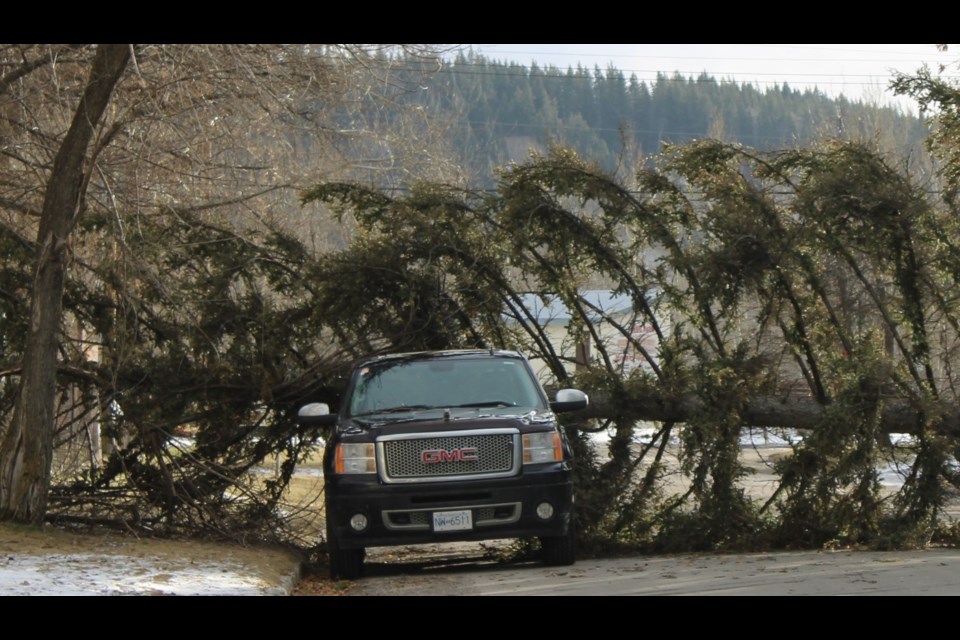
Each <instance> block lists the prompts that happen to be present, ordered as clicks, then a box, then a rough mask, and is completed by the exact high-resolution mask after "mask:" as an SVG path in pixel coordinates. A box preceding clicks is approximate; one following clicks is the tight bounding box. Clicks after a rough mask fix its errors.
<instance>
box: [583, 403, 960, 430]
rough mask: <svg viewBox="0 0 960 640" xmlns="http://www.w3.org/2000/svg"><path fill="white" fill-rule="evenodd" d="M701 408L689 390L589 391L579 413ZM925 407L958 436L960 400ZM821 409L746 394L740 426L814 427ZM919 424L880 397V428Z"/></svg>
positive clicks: (909, 408)
mask: <svg viewBox="0 0 960 640" xmlns="http://www.w3.org/2000/svg"><path fill="white" fill-rule="evenodd" d="M705 408H706V406H705V404H704V402H703V400H702V399H700V398H698V397H696V396H693V395H688V396H684V397H681V398H668V397H664V396H654V395H649V396H642V397H641V396H634V397H631V398H628V399H626V400H625V401H620V402H613V401H612V400H611V399H610V397H608V396H606V395H604V394H593V395H591V396H590V406H589V407H588V408H587V409H585V410H583V411H581V412H579V414H578V415H579V416H581V417H585V418H598V419H604V418H615V417H617V416H618V415H619V416H624V415H626V416H630V417H632V418H635V419H636V420H648V421H655V422H687V421H689V420H690V419H691V418H693V417H694V416H696V415H697V414H699V413H701V412H703V411H704V410H705ZM868 409H869V408H868V407H865V408H864V410H865V411H866V410H868ZM927 411H928V412H930V413H931V414H933V413H935V414H936V419H935V420H933V421H932V426H931V428H932V429H933V430H934V431H935V432H936V433H938V434H940V435H946V436H952V437H960V406H958V405H955V404H946V403H943V404H940V405H937V406H933V407H927ZM826 412H827V407H826V406H825V405H822V404H820V403H819V402H817V400H816V399H815V398H813V397H811V396H798V395H790V396H782V397H775V396H758V397H756V398H753V399H752V400H750V402H749V403H748V405H747V407H746V409H745V410H744V412H743V417H744V425H745V426H755V427H781V428H788V429H813V428H815V427H816V426H817V425H818V424H820V423H821V422H822V420H823V419H824V417H825V416H826ZM921 427H922V414H921V412H920V411H919V410H918V409H917V407H916V406H914V405H912V404H911V403H910V402H909V401H907V400H904V399H903V398H890V399H885V400H883V401H882V404H881V407H880V430H881V431H882V432H884V433H908V434H914V435H916V434H918V433H920V431H921Z"/></svg>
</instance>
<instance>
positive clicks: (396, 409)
mask: <svg viewBox="0 0 960 640" xmlns="http://www.w3.org/2000/svg"><path fill="white" fill-rule="evenodd" d="M436 408H437V407H433V406H430V405H429V404H407V405H401V406H399V407H387V408H385V409H374V410H373V411H364V412H363V413H355V414H353V417H354V418H359V417H361V416H375V415H377V414H381V413H402V412H404V411H415V410H417V409H436Z"/></svg>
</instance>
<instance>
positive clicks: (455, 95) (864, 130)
mask: <svg viewBox="0 0 960 640" xmlns="http://www.w3.org/2000/svg"><path fill="white" fill-rule="evenodd" d="M409 64H410V65H411V67H413V68H415V69H416V78H417V79H418V81H419V83H420V84H419V85H417V88H416V89H415V90H408V91H406V92H404V93H402V94H401V95H400V102H401V104H411V103H412V104H415V105H420V106H422V107H423V109H424V110H426V111H427V112H428V113H431V114H432V115H433V117H434V118H437V119H439V120H442V121H444V122H447V123H448V126H449V131H448V135H449V140H450V141H452V142H453V144H454V146H455V148H456V149H457V150H458V151H459V153H460V155H461V158H462V159H463V161H464V162H465V163H466V164H467V165H468V166H469V167H472V169H473V170H474V171H475V172H476V173H475V174H474V175H480V176H485V177H487V178H489V175H490V169H492V168H494V167H497V166H500V165H503V164H505V163H507V162H511V161H512V162H522V161H524V160H526V157H527V152H528V149H529V148H530V147H531V146H532V147H534V148H537V149H543V148H545V147H546V146H547V145H549V144H551V143H556V144H559V145H562V146H565V147H570V148H572V149H574V150H576V151H577V152H578V153H579V154H581V156H582V157H584V158H585V159H587V160H588V161H590V162H592V163H596V164H597V165H598V166H600V167H601V168H602V169H604V170H608V171H609V170H613V169H616V168H618V167H619V168H628V169H629V168H630V167H634V166H636V162H637V161H638V160H639V159H641V158H646V157H649V156H651V155H653V154H656V153H657V152H659V150H660V148H661V143H663V142H668V143H676V144H681V143H686V142H690V141H692V140H695V139H703V138H714V139H718V140H721V141H726V142H737V143H741V144H743V145H746V146H749V147H751V148H755V149H759V150H769V149H793V148H798V147H802V146H805V145H807V144H808V143H810V142H811V141H812V140H816V139H822V138H824V137H832V138H842V139H847V140H857V141H870V142H873V143H875V144H876V145H878V146H879V147H881V148H883V149H884V150H886V151H890V152H894V153H895V154H896V155H898V156H900V157H902V158H912V159H913V161H916V159H917V158H918V157H919V156H922V155H923V152H922V149H921V145H920V143H921V141H922V140H923V139H924V138H925V137H926V135H927V132H928V130H927V128H926V126H925V125H924V123H923V122H922V120H921V119H920V118H919V117H918V116H917V115H915V114H909V113H903V112H902V111H900V110H898V109H894V108H890V107H879V106H875V105H869V104H865V103H863V102H851V101H849V100H846V99H840V100H833V99H831V98H829V97H827V96H826V95H825V94H823V93H821V92H818V91H810V90H805V91H799V90H796V89H791V88H790V87H789V86H788V85H787V84H783V85H780V86H776V87H775V88H773V89H771V90H766V91H762V90H760V89H759V88H758V87H756V86H755V85H751V84H741V83H737V82H735V81H729V80H722V79H717V78H714V77H712V76H709V75H706V74H701V75H700V76H699V77H696V78H693V77H683V76H681V75H679V74H676V73H674V74H672V75H671V74H668V73H662V74H660V75H659V76H658V77H657V80H656V81H655V82H654V83H652V84H648V83H646V82H642V81H639V80H638V79H637V78H636V76H631V77H626V76H625V75H624V73H623V72H622V71H620V70H618V69H616V68H614V67H608V68H606V69H605V70H601V69H599V68H594V69H592V70H591V69H586V68H584V67H582V66H579V65H578V66H577V67H576V68H572V67H568V68H567V69H559V68H557V67H553V66H548V67H540V66H536V65H533V66H531V67H526V66H523V65H520V64H517V63H513V62H503V61H496V60H491V59H488V58H485V57H483V56H480V55H474V54H469V53H467V54H460V55H458V56H457V57H456V58H455V59H453V60H451V61H448V62H445V63H443V64H442V65H441V66H440V68H439V70H438V71H436V72H430V71H429V69H427V68H426V64H425V63H423V62H422V61H410V62H409Z"/></svg>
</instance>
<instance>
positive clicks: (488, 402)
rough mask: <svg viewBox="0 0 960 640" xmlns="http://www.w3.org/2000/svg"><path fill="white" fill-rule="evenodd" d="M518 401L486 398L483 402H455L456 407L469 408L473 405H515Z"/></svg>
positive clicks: (478, 406) (454, 406)
mask: <svg viewBox="0 0 960 640" xmlns="http://www.w3.org/2000/svg"><path fill="white" fill-rule="evenodd" d="M515 406H517V403H516V402H507V401H506V400H485V401H483V402H468V403H466V404H455V405H453V408H455V409H468V408H471V407H477V408H480V407H515Z"/></svg>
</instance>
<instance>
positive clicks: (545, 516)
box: [537, 502, 553, 520]
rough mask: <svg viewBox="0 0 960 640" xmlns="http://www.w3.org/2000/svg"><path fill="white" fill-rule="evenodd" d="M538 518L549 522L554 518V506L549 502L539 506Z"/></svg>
mask: <svg viewBox="0 0 960 640" xmlns="http://www.w3.org/2000/svg"><path fill="white" fill-rule="evenodd" d="M537 517H538V518H540V519H541V520H549V519H550V518H552V517H553V505H552V504H550V503H549V502H541V503H540V504H538V505H537Z"/></svg>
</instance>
